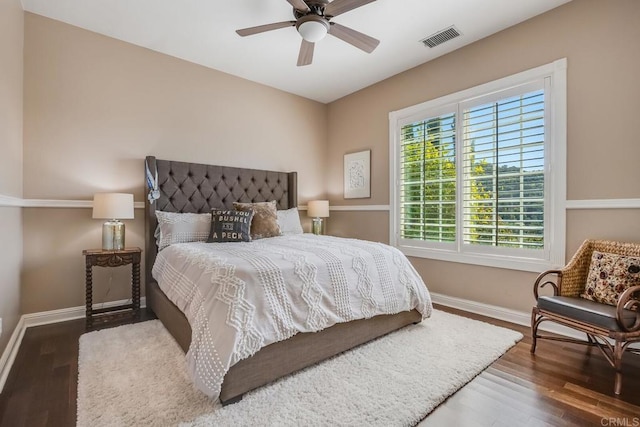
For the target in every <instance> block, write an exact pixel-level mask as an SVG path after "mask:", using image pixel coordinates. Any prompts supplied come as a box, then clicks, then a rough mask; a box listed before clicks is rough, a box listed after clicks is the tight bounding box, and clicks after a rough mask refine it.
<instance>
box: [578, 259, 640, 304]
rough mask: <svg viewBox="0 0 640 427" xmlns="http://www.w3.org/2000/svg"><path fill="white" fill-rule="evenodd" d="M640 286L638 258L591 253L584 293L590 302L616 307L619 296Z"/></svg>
mask: <svg viewBox="0 0 640 427" xmlns="http://www.w3.org/2000/svg"><path fill="white" fill-rule="evenodd" d="M636 285H640V258H635V257H630V256H626V255H618V254H612V253H608V252H598V251H593V255H592V256H591V265H590V266H589V275H588V276H587V284H586V286H585V289H584V293H583V294H582V295H580V296H581V297H582V298H586V299H588V300H591V301H595V302H599V303H602V304H609V305H616V304H617V303H618V299H619V298H620V295H622V293H623V292H624V291H625V290H627V288H630V287H632V286H636Z"/></svg>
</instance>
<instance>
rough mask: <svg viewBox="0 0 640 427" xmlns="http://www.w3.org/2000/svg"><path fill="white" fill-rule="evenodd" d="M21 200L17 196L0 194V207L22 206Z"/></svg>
mask: <svg viewBox="0 0 640 427" xmlns="http://www.w3.org/2000/svg"><path fill="white" fill-rule="evenodd" d="M22 204H23V200H22V199H21V198H19V197H13V196H5V195H4V194H0V207H17V208H19V207H22Z"/></svg>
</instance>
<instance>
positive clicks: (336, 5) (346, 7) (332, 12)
mask: <svg viewBox="0 0 640 427" xmlns="http://www.w3.org/2000/svg"><path fill="white" fill-rule="evenodd" d="M374 1H376V0H333V1H332V2H331V3H329V4H328V5H327V7H325V8H324V16H331V17H335V16H338V15H341V14H343V13H345V12H349V11H350V10H353V9H356V8H358V7H360V6H364V5H365V4H369V3H371V2H374Z"/></svg>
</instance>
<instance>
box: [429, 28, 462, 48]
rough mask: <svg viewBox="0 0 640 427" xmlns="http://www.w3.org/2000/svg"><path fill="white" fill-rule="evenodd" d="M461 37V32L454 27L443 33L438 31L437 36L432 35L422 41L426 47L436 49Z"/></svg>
mask: <svg viewBox="0 0 640 427" xmlns="http://www.w3.org/2000/svg"><path fill="white" fill-rule="evenodd" d="M459 35H460V31H458V29H457V28H456V27H455V26H454V25H452V26H450V27H449V28H446V29H444V30H442V31H438V32H437V33H435V34H432V35H430V36H429V37H427V38H426V39H422V40H420V41H421V42H422V43H423V44H424V45H425V46H428V47H436V46H438V45H441V44H442V43H444V42H448V41H449V40H451V39H455V38H456V37H458V36H459Z"/></svg>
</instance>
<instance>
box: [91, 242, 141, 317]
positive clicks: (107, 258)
mask: <svg viewBox="0 0 640 427" xmlns="http://www.w3.org/2000/svg"><path fill="white" fill-rule="evenodd" d="M141 254H142V249H140V248H125V249H122V250H115V251H105V250H102V249H86V250H84V251H82V255H84V256H85V262H86V270H85V274H86V298H87V304H86V322H87V326H91V325H92V324H93V320H94V318H95V316H96V315H100V314H104V313H108V312H112V311H123V310H131V313H132V314H133V316H138V315H139V313H140V259H141V258H142V257H141ZM128 264H131V304H122V305H118V306H114V307H107V308H99V309H94V308H93V267H94V266H98V267H120V266H121V265H128Z"/></svg>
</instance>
